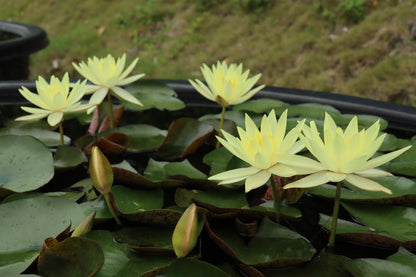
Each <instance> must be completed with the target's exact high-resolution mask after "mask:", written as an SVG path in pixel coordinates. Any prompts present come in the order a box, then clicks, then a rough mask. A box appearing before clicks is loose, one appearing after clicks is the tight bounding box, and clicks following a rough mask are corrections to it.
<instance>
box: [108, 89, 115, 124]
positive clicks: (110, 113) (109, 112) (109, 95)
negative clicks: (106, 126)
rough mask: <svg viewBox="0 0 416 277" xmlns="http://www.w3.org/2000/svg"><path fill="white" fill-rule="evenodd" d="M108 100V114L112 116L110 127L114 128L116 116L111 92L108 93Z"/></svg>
mask: <svg viewBox="0 0 416 277" xmlns="http://www.w3.org/2000/svg"><path fill="white" fill-rule="evenodd" d="M107 102H108V116H109V117H110V129H113V128H114V116H113V101H112V100H111V94H110V92H108V93H107Z"/></svg>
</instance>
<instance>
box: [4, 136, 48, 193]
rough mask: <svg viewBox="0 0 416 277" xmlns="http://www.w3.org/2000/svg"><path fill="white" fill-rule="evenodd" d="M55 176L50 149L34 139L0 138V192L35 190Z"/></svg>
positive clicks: (22, 137) (18, 137)
mask: <svg viewBox="0 0 416 277" xmlns="http://www.w3.org/2000/svg"><path fill="white" fill-rule="evenodd" d="M53 175H54V168H53V158H52V154H51V152H50V151H49V149H48V148H47V147H46V146H45V145H44V144H43V143H41V142H40V141H38V140H37V139H35V138H33V137H31V136H14V135H5V136H0V189H1V188H3V189H6V190H10V191H14V192H25V191H31V190H35V189H37V188H39V187H41V186H43V185H45V184H46V183H47V182H48V181H49V180H51V179H52V177H53Z"/></svg>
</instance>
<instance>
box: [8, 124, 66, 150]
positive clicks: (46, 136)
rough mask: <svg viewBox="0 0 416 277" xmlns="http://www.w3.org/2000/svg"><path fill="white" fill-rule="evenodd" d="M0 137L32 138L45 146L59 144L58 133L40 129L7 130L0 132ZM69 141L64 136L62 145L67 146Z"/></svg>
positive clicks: (59, 136)
mask: <svg viewBox="0 0 416 277" xmlns="http://www.w3.org/2000/svg"><path fill="white" fill-rule="evenodd" d="M0 135H16V136H32V137H34V138H37V139H38V140H40V141H41V142H42V143H43V144H45V145H46V146H57V145H60V143H61V135H60V134H59V133H58V132H54V131H49V130H46V129H40V128H9V129H2V130H0ZM70 142H71V139H70V138H69V137H67V136H64V143H65V144H69V143H70Z"/></svg>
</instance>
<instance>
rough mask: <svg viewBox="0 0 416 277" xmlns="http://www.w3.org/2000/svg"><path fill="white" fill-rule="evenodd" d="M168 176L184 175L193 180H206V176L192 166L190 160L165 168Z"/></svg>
mask: <svg viewBox="0 0 416 277" xmlns="http://www.w3.org/2000/svg"><path fill="white" fill-rule="evenodd" d="M164 169H165V170H166V174H167V175H168V176H175V175H182V176H186V177H189V178H193V179H206V177H207V176H206V175H205V174H204V173H202V172H201V171H199V170H198V169H196V168H195V167H193V166H192V164H191V163H190V162H189V161H188V160H183V161H181V162H171V163H168V164H166V165H165V166H164Z"/></svg>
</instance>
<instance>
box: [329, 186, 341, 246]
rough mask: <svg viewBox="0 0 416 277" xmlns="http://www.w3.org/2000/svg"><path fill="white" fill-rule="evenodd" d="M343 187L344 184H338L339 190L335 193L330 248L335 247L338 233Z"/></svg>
mask: <svg viewBox="0 0 416 277" xmlns="http://www.w3.org/2000/svg"><path fill="white" fill-rule="evenodd" d="M341 186H342V182H338V183H337V190H336V192H335V200H334V210H333V212H332V224H331V234H330V236H329V246H330V247H334V245H335V235H336V233H337V222H338V213H339V202H340V198H341Z"/></svg>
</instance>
